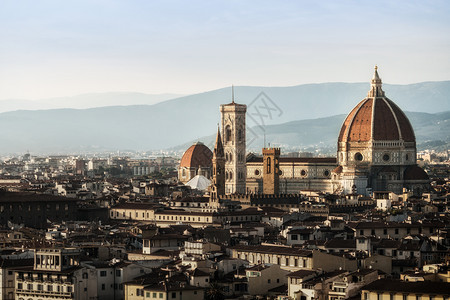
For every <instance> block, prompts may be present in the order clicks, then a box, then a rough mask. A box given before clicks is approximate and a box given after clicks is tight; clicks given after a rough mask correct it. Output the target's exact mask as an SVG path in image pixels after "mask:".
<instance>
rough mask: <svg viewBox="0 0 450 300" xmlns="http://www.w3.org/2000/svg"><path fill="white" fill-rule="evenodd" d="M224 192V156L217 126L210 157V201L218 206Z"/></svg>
mask: <svg viewBox="0 0 450 300" xmlns="http://www.w3.org/2000/svg"><path fill="white" fill-rule="evenodd" d="M224 194H225V156H224V152H223V144H222V138H221V136H220V130H219V128H217V137H216V145H215V146H214V152H213V158H212V184H211V190H210V198H211V201H212V202H214V203H215V205H216V206H218V201H219V197H220V196H221V195H224Z"/></svg>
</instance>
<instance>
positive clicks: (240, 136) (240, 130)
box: [238, 129, 242, 142]
mask: <svg viewBox="0 0 450 300" xmlns="http://www.w3.org/2000/svg"><path fill="white" fill-rule="evenodd" d="M238 141H239V142H240V141H242V129H238Z"/></svg>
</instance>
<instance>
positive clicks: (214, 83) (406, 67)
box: [0, 0, 450, 99]
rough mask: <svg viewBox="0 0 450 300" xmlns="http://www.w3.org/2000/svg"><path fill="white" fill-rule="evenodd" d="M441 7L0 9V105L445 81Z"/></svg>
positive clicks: (82, 1) (46, 4)
mask: <svg viewBox="0 0 450 300" xmlns="http://www.w3.org/2000/svg"><path fill="white" fill-rule="evenodd" d="M449 15H450V1H448V0H442V1H423V0H420V1H412V0H408V1H399V0H392V1H373V0H370V1H356V0H353V1H342V0H339V1H337V0H332V1H317V0H312V1H275V0H274V1H261V0H258V1H256V0H255V1H245V0H236V1H210V0H208V1H207V0H205V1H186V0H184V1H166V0H165V1H150V0H122V1H117V0H73V1H72V0H39V1H36V0H29V1H22V0H0V99H7V98H28V99H38V98H44V97H55V96H72V95H76V94H81V93H90V92H109V91H134V92H144V93H182V94H190V93H196V92H203V91H207V90H212V89H216V88H221V87H225V86H229V85H231V84H234V85H259V86H261V85H264V86H289V85H297V84H303V83H313V82H330V81H340V82H364V81H369V80H370V78H371V76H372V72H373V66H374V65H375V64H378V66H379V73H380V76H381V77H382V79H383V81H384V82H388V83H414V82H421V81H433V80H450V17H449Z"/></svg>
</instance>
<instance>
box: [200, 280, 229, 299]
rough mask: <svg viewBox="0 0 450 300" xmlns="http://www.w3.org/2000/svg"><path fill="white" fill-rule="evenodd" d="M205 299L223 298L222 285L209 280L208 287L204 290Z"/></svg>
mask: <svg viewBox="0 0 450 300" xmlns="http://www.w3.org/2000/svg"><path fill="white" fill-rule="evenodd" d="M205 299H206V300H223V299H225V295H224V290H223V287H221V286H220V285H219V284H217V282H211V283H210V284H209V287H208V288H207V289H206V290H205Z"/></svg>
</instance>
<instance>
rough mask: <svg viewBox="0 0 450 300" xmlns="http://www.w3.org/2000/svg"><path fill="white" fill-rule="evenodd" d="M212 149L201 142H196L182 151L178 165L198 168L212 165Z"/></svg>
mask: <svg viewBox="0 0 450 300" xmlns="http://www.w3.org/2000/svg"><path fill="white" fill-rule="evenodd" d="M212 157H213V153H212V151H211V150H210V149H209V148H208V147H206V146H205V145H204V144H203V143H200V142H197V143H195V144H194V145H192V146H191V147H189V149H187V150H186V152H184V154H183V157H182V158H181V162H180V167H181V168H183V167H186V168H191V167H192V168H198V167H204V168H207V167H212Z"/></svg>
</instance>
